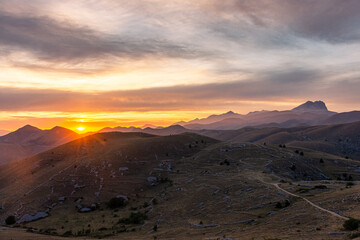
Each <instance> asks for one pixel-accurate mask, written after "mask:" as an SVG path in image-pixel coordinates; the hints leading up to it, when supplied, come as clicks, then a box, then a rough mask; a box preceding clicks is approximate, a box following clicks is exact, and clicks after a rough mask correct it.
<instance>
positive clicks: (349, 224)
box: [343, 218, 360, 231]
mask: <svg viewBox="0 0 360 240" xmlns="http://www.w3.org/2000/svg"><path fill="white" fill-rule="evenodd" d="M359 222H360V220H358V219H355V218H350V219H348V220H346V221H345V222H344V224H343V227H344V228H345V230H348V231H353V230H356V229H358V228H359Z"/></svg>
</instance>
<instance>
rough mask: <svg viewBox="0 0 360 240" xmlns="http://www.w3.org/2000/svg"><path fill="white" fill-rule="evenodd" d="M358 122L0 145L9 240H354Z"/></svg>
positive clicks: (210, 127)
mask: <svg viewBox="0 0 360 240" xmlns="http://www.w3.org/2000/svg"><path fill="white" fill-rule="evenodd" d="M358 117H359V114H358V112H356V111H355V112H348V113H335V112H331V111H329V110H328V109H327V107H326V105H325V104H324V103H323V102H321V101H317V102H306V103H304V104H302V105H300V106H298V107H296V108H294V109H292V110H288V111H259V112H252V113H249V114H247V115H241V114H237V113H234V112H231V111H230V112H227V113H225V114H220V115H212V116H209V117H208V118H205V119H195V120H192V121H189V122H178V123H177V124H174V125H170V126H168V127H164V128H160V127H156V126H152V125H145V126H143V127H141V128H136V127H127V128H125V127H115V128H104V129H102V130H100V131H99V132H97V133H88V134H83V135H79V134H77V133H75V132H73V131H71V130H68V129H66V128H62V127H54V128H52V129H49V130H41V129H39V128H36V127H33V126H30V125H26V126H24V127H22V128H20V129H18V130H16V131H14V132H11V133H9V134H7V135H5V136H2V137H0V162H2V165H1V166H0V222H1V223H2V224H5V223H6V224H7V225H9V224H13V226H14V227H11V228H10V227H8V226H7V225H5V227H4V228H0V239H3V238H4V239H8V237H9V236H11V237H13V236H14V237H13V239H16V240H18V239H62V238H61V237H68V239H71V240H76V239H79V237H85V236H86V237H88V238H106V237H110V238H111V237H114V238H124V239H203V238H204V236H205V237H206V239H219V236H220V237H221V236H223V238H222V239H237V238H236V237H238V236H241V239H254V237H259V238H261V239H319V240H320V239H344V238H343V237H345V236H346V239H349V238H353V237H352V236H353V235H351V232H350V233H349V234H348V233H347V232H344V231H345V230H344V226H345V225H343V224H344V221H345V220H347V219H349V218H353V217H356V216H360V215H359V214H360V208H359V204H358V201H359V200H358V193H359V190H360V189H359V188H360V185H358V181H359V180H360V161H359V160H360V121H359V118H358ZM250 119H251V121H253V122H251V121H250ZM235 123H236V124H240V125H236V124H235ZM225 126H226V127H225ZM236 126H242V127H236ZM10 217H11V219H12V222H11V221H10V220H11V219H10V220H9V218H10ZM14 223H15V224H14ZM284 223H286V224H284ZM259 229H261V231H259ZM274 229H276V231H274ZM304 229H306V231H305V230H304ZM225 234H226V235H225ZM299 236H300V238H299ZM42 237H44V238H42ZM338 237H339V238H338Z"/></svg>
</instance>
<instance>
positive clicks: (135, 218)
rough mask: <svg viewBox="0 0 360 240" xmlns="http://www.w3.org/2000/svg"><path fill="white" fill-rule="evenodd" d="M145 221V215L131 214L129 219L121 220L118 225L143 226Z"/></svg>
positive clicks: (140, 213) (139, 213)
mask: <svg viewBox="0 0 360 240" xmlns="http://www.w3.org/2000/svg"><path fill="white" fill-rule="evenodd" d="M146 219H147V216H146V214H145V213H142V212H132V213H131V214H130V216H129V217H127V218H121V219H120V220H119V222H118V223H125V224H143V223H144V221H145V220H146Z"/></svg>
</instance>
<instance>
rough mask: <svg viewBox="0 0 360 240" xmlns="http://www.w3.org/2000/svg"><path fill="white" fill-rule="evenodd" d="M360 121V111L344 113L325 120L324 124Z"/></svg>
mask: <svg viewBox="0 0 360 240" xmlns="http://www.w3.org/2000/svg"><path fill="white" fill-rule="evenodd" d="M356 121H360V111H352V112H344V113H338V114H334V115H332V116H331V117H329V118H327V119H325V120H324V122H323V123H324V124H335V123H351V122H356Z"/></svg>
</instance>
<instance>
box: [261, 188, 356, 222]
mask: <svg viewBox="0 0 360 240" xmlns="http://www.w3.org/2000/svg"><path fill="white" fill-rule="evenodd" d="M262 182H263V183H266V184H271V185H273V186H275V187H276V188H277V189H279V190H280V191H283V192H284V193H286V194H288V195H291V196H293V197H297V198H301V199H303V200H304V201H306V202H307V203H309V204H310V205H311V206H313V207H315V208H317V209H319V210H321V211H323V212H327V213H329V214H331V215H333V216H335V217H337V218H341V219H344V220H349V218H348V217H345V216H341V215H339V214H337V213H336V212H333V211H330V210H327V209H325V208H322V207H320V206H319V205H317V204H315V203H313V202H311V201H310V200H309V199H307V198H304V197H302V196H299V195H296V194H294V193H291V192H288V191H286V190H285V189H283V188H281V187H280V186H279V183H267V182H264V181H262Z"/></svg>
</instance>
